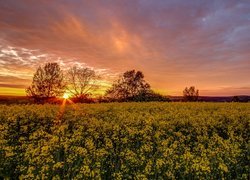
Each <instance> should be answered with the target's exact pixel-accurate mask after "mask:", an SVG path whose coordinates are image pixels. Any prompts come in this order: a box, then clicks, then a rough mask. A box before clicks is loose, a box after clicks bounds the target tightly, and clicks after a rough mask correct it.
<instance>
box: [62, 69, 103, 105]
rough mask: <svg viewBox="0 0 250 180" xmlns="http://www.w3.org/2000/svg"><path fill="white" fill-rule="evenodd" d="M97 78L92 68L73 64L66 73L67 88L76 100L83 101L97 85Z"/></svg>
mask: <svg viewBox="0 0 250 180" xmlns="http://www.w3.org/2000/svg"><path fill="white" fill-rule="evenodd" d="M98 78H99V77H98V76H97V75H96V73H95V71H94V70H92V69H90V68H81V67H77V66H74V67H72V68H70V69H69V70H68V72H67V74H66V80H67V90H68V91H69V92H70V93H71V94H72V95H73V97H74V99H76V100H77V101H79V102H81V101H84V100H86V99H87V98H88V97H89V95H91V93H92V92H93V91H95V90H96V89H97V88H98V87H99V86H98V85H97V83H96V81H97V80H98Z"/></svg>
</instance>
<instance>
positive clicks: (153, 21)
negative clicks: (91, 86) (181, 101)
mask: <svg viewBox="0 0 250 180" xmlns="http://www.w3.org/2000/svg"><path fill="white" fill-rule="evenodd" d="M0 7H1V11H0V42H1V43H0V44H1V47H0V72H2V73H1V75H3V74H5V75H11V76H12V75H13V74H15V73H16V76H19V77H22V75H24V76H25V78H28V77H31V76H32V73H33V72H34V69H35V68H36V67H37V66H38V65H40V64H43V63H44V62H48V61H53V62H54V61H56V62H60V64H62V65H64V66H66V67H67V66H71V65H73V64H77V63H78V64H82V65H86V66H89V67H92V68H95V69H97V70H98V69H99V70H100V69H105V73H106V74H107V75H106V76H104V77H107V79H110V78H109V77H111V76H114V75H116V74H117V73H121V72H124V71H125V70H128V69H138V70H142V71H143V72H144V73H145V76H146V79H147V80H148V81H149V82H150V84H151V85H152V87H154V88H155V89H160V90H162V91H165V92H171V93H174V94H181V92H182V89H183V88H184V87H185V86H188V85H196V86H197V87H198V86H199V88H200V89H204V92H206V90H205V89H207V88H208V87H212V89H216V90H217V89H218V88H219V87H220V86H237V87H243V86H248V85H249V79H248V78H247V77H248V76H250V73H249V69H250V60H249V57H250V36H249V33H248V32H249V31H250V26H249V23H250V13H249V12H250V3H249V2H247V1H244V0H239V1H233V0H219V1H218V0H213V1H196V0H192V1H185V0H154V1H153V0H149V1H146V0H135V1H119V0H118V1H110V0H105V1H98V2H97V1H80V0H75V1H66V0H60V1H59V0H58V1H47V0H45V1H39V2H34V1H31V0H26V1H22V2H20V1H17V0H8V1H1V2H0ZM111 79H112V78H111ZM201 92H202V91H201ZM206 95H207V94H206Z"/></svg>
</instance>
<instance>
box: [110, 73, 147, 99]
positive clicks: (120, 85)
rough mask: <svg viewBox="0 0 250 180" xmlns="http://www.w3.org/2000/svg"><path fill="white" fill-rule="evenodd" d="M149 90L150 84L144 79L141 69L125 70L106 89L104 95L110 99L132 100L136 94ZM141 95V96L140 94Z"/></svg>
mask: <svg viewBox="0 0 250 180" xmlns="http://www.w3.org/2000/svg"><path fill="white" fill-rule="evenodd" d="M149 90H150V85H149V84H148V83H146V81H145V80H144V75H143V73H142V72H141V71H137V72H136V71H135V70H131V71H126V72H125V73H124V74H123V76H122V77H120V78H119V79H118V80H117V81H116V82H114V83H113V85H112V87H111V88H110V89H108V90H107V91H106V96H107V97H110V98H112V99H119V100H125V101H127V100H133V98H135V97H136V96H139V95H142V94H146V93H147V92H148V91H149ZM141 97H142V96H141Z"/></svg>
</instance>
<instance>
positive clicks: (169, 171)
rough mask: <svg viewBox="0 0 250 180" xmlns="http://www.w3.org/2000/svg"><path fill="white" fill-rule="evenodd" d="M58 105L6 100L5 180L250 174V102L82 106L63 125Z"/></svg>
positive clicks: (1, 155)
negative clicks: (9, 103)
mask: <svg viewBox="0 0 250 180" xmlns="http://www.w3.org/2000/svg"><path fill="white" fill-rule="evenodd" d="M76 106H77V108H76ZM59 110H60V107H59V106H57V105H32V106H31V105H11V106H5V105H0V132H1V133H0V178H13V179H17V178H20V179H179V178H184V179H186V178H187V179H223V178H226V179H235V178H239V179H248V178H249V172H250V167H249V137H250V129H249V123H250V104H247V103H245V104H243V103H242V104H239V103H110V104H94V105H93V104H89V105H86V104H80V105H78V104H77V105H72V106H71V105H67V106H66V109H65V111H64V115H63V116H61V119H60V123H56V122H57V121H58V117H57V116H58V111H59Z"/></svg>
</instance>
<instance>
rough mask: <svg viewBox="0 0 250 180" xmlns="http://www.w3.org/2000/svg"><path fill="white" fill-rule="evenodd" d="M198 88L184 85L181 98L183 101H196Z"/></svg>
mask: <svg viewBox="0 0 250 180" xmlns="http://www.w3.org/2000/svg"><path fill="white" fill-rule="evenodd" d="M198 97H199V90H198V89H197V90H196V89H195V87H194V86H191V87H189V88H188V87H186V88H185V89H184V91H183V99H184V100H185V101H198Z"/></svg>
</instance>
